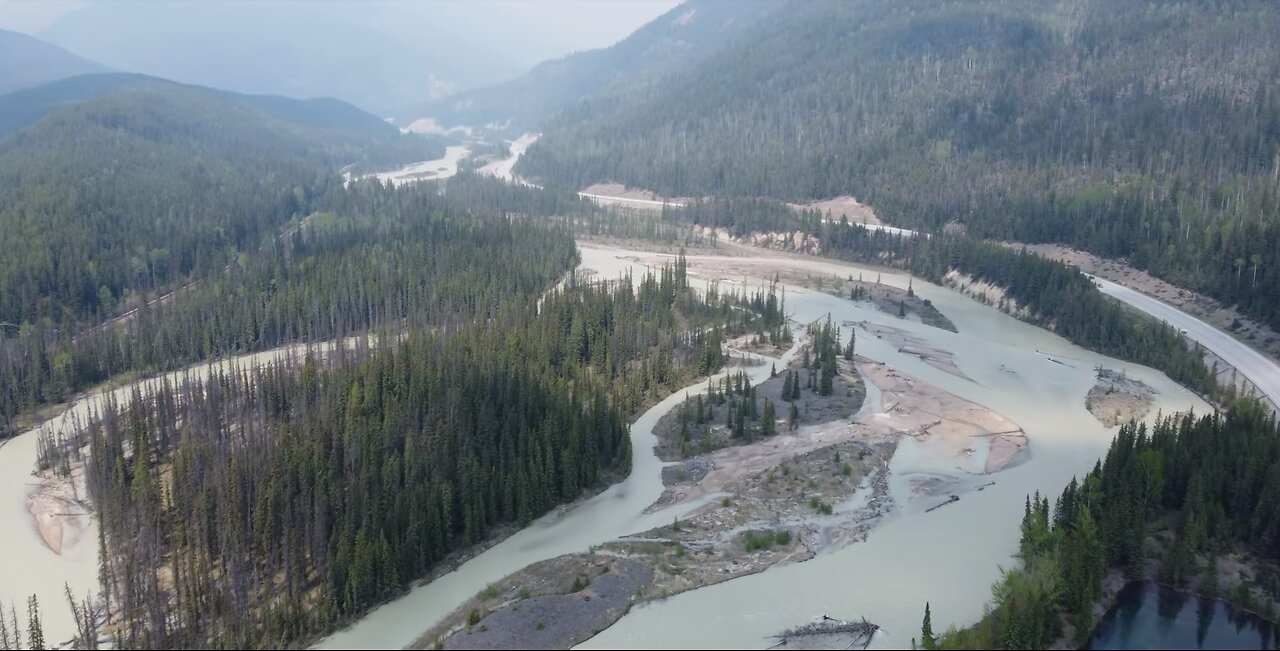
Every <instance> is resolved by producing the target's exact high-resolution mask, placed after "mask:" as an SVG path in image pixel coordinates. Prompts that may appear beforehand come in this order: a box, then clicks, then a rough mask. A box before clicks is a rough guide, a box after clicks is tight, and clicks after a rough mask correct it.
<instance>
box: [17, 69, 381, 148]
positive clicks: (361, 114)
mask: <svg viewBox="0 0 1280 651" xmlns="http://www.w3.org/2000/svg"><path fill="white" fill-rule="evenodd" d="M155 86H167V87H185V88H188V89H190V90H192V91H193V92H197V93H205V94H207V95H208V96H210V97H216V98H218V99H220V100H224V101H228V102H232V103H235V104H238V105H241V106H244V107H247V108H251V109H254V110H256V111H260V112H262V113H263V114H264V115H267V116H271V117H274V118H277V119H279V120H281V121H283V122H287V123H291V124H293V125H294V126H295V127H306V128H315V129H326V130H332V131H339V132H342V131H345V132H349V133H351V134H364V135H370V136H385V137H394V136H396V135H397V134H398V132H399V130H398V129H397V128H396V127H394V126H392V125H390V124H388V123H387V122H386V121H385V120H382V119H381V118H379V117H377V116H375V115H372V114H370V113H367V112H365V111H363V110H361V109H359V108H357V107H355V106H352V105H350V104H347V103H346V102H343V101H340V100H336V99H332V98H321V99H310V100H298V99H292V98H288V97H280V96H278V95H248V94H244V93H233V92H229V91H223V90H217V89H213V88H204V87H200V86H189V85H184V84H179V83H177V82H173V81H169V80H167V79H161V78H159V77H152V76H149V75H140V74H133V73H123V72H117V73H105V74H93V75H81V76H76V77H70V78H67V79H60V80H58V81H54V82H52V83H48V84H44V85H41V86H35V87H32V88H24V89H22V90H19V91H16V92H13V93H10V94H8V95H2V96H0V137H2V136H4V135H5V134H7V133H12V132H14V131H17V130H19V129H21V128H23V127H25V126H27V125H29V124H31V123H32V122H35V121H36V120H38V119H40V118H41V117H43V116H44V115H46V114H48V113H50V112H52V111H55V110H57V109H58V108H61V107H63V106H66V105H68V104H74V103H76V102H82V101H85V100H88V99H92V98H94V97H100V96H102V95H106V94H109V93H113V92H118V91H122V90H128V89H133V88H141V87H155Z"/></svg>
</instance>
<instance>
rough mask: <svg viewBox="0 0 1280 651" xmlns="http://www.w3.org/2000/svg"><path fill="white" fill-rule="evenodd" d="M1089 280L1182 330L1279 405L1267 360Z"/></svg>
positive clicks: (1279, 384) (1165, 308)
mask: <svg viewBox="0 0 1280 651" xmlns="http://www.w3.org/2000/svg"><path fill="white" fill-rule="evenodd" d="M1093 280H1094V282H1095V283H1097V285H1098V288H1099V289H1101V290H1102V293H1104V294H1106V295H1108V296H1111V297H1114V298H1116V299H1119V300H1121V301H1123V302H1125V303H1128V304H1129V305H1132V306H1133V307H1136V308H1138V309H1139V310H1142V311H1143V312H1146V313H1147V314H1150V315H1151V316H1154V317H1156V318H1157V319H1160V320H1162V321H1164V322H1166V323H1168V324H1169V325H1171V326H1173V327H1175V328H1179V329H1182V330H1186V331H1187V337H1188V338H1189V339H1192V340H1194V341H1198V342H1200V345H1201V346H1204V347H1205V348H1207V349H1209V350H1211V351H1213V353H1214V354H1216V355H1217V356H1218V357H1221V358H1222V359H1223V361H1225V362H1226V363H1228V364H1230V365H1232V366H1234V367H1235V368H1236V370H1237V371H1239V372H1240V373H1241V374H1243V375H1244V376H1245V377H1246V378H1248V379H1249V381H1250V382H1252V383H1253V385H1254V386H1256V387H1258V391H1260V392H1262V393H1264V394H1266V396H1267V397H1268V398H1270V399H1271V402H1272V403H1273V404H1275V405H1280V365H1277V364H1276V363H1275V362H1274V361H1272V360H1271V359H1270V358H1268V357H1266V356H1264V355H1263V354H1262V353H1259V352H1258V351H1256V350H1254V349H1252V348H1250V347H1249V346H1248V345H1247V344H1245V343H1243V342H1241V341H1239V340H1238V339H1236V338H1235V337H1232V336H1231V335H1229V334H1227V333H1225V332H1223V331H1221V330H1219V329H1217V328H1215V327H1213V326H1211V325H1209V324H1208V323H1205V322H1204V321H1201V320H1200V319H1197V318H1196V317H1194V316H1191V315H1190V314H1187V313H1186V312H1183V311H1182V310H1180V309H1178V308H1176V307H1174V306H1172V305H1169V304H1168V303H1165V302H1164V301H1161V300H1157V299H1154V298H1152V297H1150V296H1147V295H1146V294H1143V293H1142V292H1139V291H1137V290H1133V289H1129V288H1128V287H1124V286H1122V285H1117V284H1116V283H1113V282H1111V281H1109V280H1103V279H1102V278H1096V277H1095V278H1094V279H1093Z"/></svg>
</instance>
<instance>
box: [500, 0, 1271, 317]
mask: <svg viewBox="0 0 1280 651" xmlns="http://www.w3.org/2000/svg"><path fill="white" fill-rule="evenodd" d="M1277 78H1280V5H1276V4H1275V3H1272V2H1263V1H1260V0H1252V1H1242V2H1230V3H1176V2H1147V1H1145V0H1141V1H1140V0H1106V1H1105V2H1104V1H1103V0H1083V1H1081V0H1073V1H1070V2H1067V1H1063V2H1044V1H1041V0H978V1H971V0H944V1H939V0H861V1H859V2H794V3H792V4H790V5H788V6H787V7H786V8H785V9H783V10H780V11H777V12H775V13H773V14H772V15H771V16H770V19H769V20H767V21H762V22H760V23H758V24H757V25H756V26H755V27H754V28H752V29H750V30H748V32H747V33H745V34H743V35H741V36H740V37H739V38H735V39H733V40H731V41H729V42H727V43H725V44H724V45H723V46H722V47H720V48H718V49H717V50H716V51H715V52H713V53H711V54H709V55H707V56H704V57H703V58H702V59H700V60H698V61H695V62H693V63H692V64H691V65H688V66H683V67H681V68H680V69H679V70H678V71H676V72H673V73H672V74H669V75H666V76H664V77H663V78H662V79H660V80H658V81H656V82H655V83H651V84H632V85H630V86H629V87H626V88H622V89H617V90H615V91H613V92H611V93H607V94H604V95H597V96H595V97H592V98H589V99H588V100H586V101H584V102H581V103H579V104H577V105H575V106H573V107H571V108H569V109H567V110H566V111H564V112H562V113H561V114H560V115H559V116H558V117H557V118H555V119H554V120H552V121H550V122H549V123H548V124H546V125H545V126H544V129H543V132H544V135H543V137H542V138H541V139H540V140H539V141H538V142H537V143H536V144H535V145H534V146H533V147H531V148H530V150H529V151H528V153H527V154H526V156H525V157H524V158H522V159H521V161H520V163H519V166H518V167H517V170H518V172H519V173H520V174H521V175H523V176H525V177H527V178H531V179H537V180H541V181H542V182H544V183H557V184H561V185H568V186H572V187H582V186H585V185H588V184H591V183H594V182H600V181H616V182H621V183H625V184H628V185H631V186H636V187H641V188H647V189H651V190H655V191H657V192H659V193H661V194H666V195H669V196H706V195H747V196H756V197H761V196H763V197H774V198H779V199H788V200H804V199H817V198H826V197H833V196H839V195H846V194H851V195H854V196H856V197H858V198H859V199H861V200H862V201H864V202H866V203H869V204H871V205H872V206H873V207H874V208H875V209H876V211H877V212H878V213H879V214H880V215H882V216H885V217H887V218H888V219H889V220H890V221H893V222H896V223H901V224H903V225H907V226H912V227H922V228H927V229H936V228H939V227H941V226H942V225H943V224H945V223H948V222H959V223H962V224H964V225H965V226H966V227H967V229H968V231H969V232H970V233H971V234H974V235H979V236H984V237H991V238H999V239H1017V240H1023V241H1052V242H1062V243H1066V244H1069V245H1072V246H1076V247H1079V248H1084V249H1087V250H1089V251H1092V252H1094V253H1097V254H1100V255H1104V256H1108V257H1123V258H1128V259H1129V261H1130V262H1131V263H1133V264H1135V265H1137V266H1139V267H1142V268H1144V269H1147V270H1149V271H1151V272H1152V273H1154V274H1156V275H1157V276H1160V277H1162V278H1165V279H1166V280H1170V281H1171V282H1174V283H1176V284H1179V285H1182V286H1185V287H1188V288H1191V289H1196V290H1200V291H1203V292H1206V293H1209V294H1211V295H1213V296H1215V297H1217V298H1219V299H1221V300H1223V301H1224V302H1226V303H1228V304H1237V305H1239V306H1240V307H1241V308H1242V309H1244V310H1245V311H1246V312H1247V313H1249V314H1251V315H1253V316H1256V317H1258V318H1261V319H1264V320H1267V321H1268V322H1270V323H1271V324H1272V325H1276V326H1280V302H1277V301H1276V300H1275V296H1277V295H1280V182H1278V179H1280V93H1278V92H1277V91H1276V88H1275V84H1274V81H1275V79H1277Z"/></svg>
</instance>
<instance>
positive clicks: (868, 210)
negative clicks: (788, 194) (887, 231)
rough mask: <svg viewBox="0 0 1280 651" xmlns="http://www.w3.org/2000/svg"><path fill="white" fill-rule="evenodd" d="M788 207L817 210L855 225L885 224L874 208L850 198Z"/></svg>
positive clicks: (843, 197) (795, 204) (837, 198)
mask: <svg viewBox="0 0 1280 651" xmlns="http://www.w3.org/2000/svg"><path fill="white" fill-rule="evenodd" d="M787 205H788V206H791V207H792V208H793V209H795V210H817V211H818V212H820V213H822V214H823V216H827V215H830V217H831V219H832V220H835V221H840V218H841V217H843V218H845V219H848V220H849V221H850V222H851V223H855V224H871V225H873V226H881V225H883V224H884V222H882V221H880V216H879V215H877V214H876V211H875V209H874V208H872V207H871V206H868V205H867V204H865V203H862V202H861V201H858V200H857V199H854V198H853V197H850V196H842V197H834V198H831V199H823V200H821V201H809V202H806V203H789V204H787Z"/></svg>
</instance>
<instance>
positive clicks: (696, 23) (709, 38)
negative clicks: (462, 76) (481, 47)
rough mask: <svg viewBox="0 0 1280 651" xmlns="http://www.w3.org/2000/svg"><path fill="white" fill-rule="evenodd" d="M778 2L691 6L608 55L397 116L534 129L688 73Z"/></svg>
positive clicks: (584, 57) (587, 55)
mask: <svg viewBox="0 0 1280 651" xmlns="http://www.w3.org/2000/svg"><path fill="white" fill-rule="evenodd" d="M782 5H783V2H782V1H781V0H753V1H749V2H744V1H742V0H691V1H689V2H685V3H683V4H681V5H679V6H678V7H676V8H674V9H672V10H671V11H668V12H667V13H665V14H663V15H662V16H660V17H658V18H657V19H655V20H654V21H652V22H650V23H649V24H648V25H645V26H644V27H642V28H640V29H639V30H637V31H636V32H635V33H634V34H632V35H631V36H629V37H627V38H626V39H624V40H622V41H620V42H619V43H617V44H616V45H613V46H612V47H608V48H603V49H599V50H591V51H588V52H578V53H575V54H571V55H569V56H566V57H564V58H561V59H556V60H553V61H546V62H544V63H541V64H539V65H538V66H537V67H535V68H534V69H533V70H530V71H529V72H528V73H526V74H524V75H522V76H520V77H519V78H516V79H514V80H512V81H509V82H505V83H502V84H497V85H494V86H489V87H485V88H480V89H476V90H472V91H467V92H463V93H459V94H457V95H453V96H450V97H446V98H444V99H440V100H437V101H434V102H431V103H430V104H427V105H425V106H422V107H419V108H418V109H416V110H415V111H413V112H410V113H408V114H406V115H404V116H403V118H404V121H405V122H411V121H413V120H415V119H418V118H422V117H430V118H432V119H434V120H436V121H437V122H439V123H441V124H443V125H447V126H456V125H471V126H483V125H487V124H491V123H492V124H506V123H507V122H508V121H510V128H512V129H516V130H526V129H534V128H536V127H537V125H538V124H540V123H541V122H542V121H543V120H544V119H546V118H548V117H551V116H552V115H554V114H555V113H557V112H558V111H560V110H561V109H563V108H565V107H566V106H570V105H571V104H573V103H574V102H577V101H578V100H581V99H583V98H585V97H588V96H591V95H593V94H596V93H598V92H601V91H606V90H609V89H612V88H614V87H618V86H626V85H636V84H639V85H645V84H648V83H651V82H652V81H653V80H655V79H657V78H659V77H660V76H661V75H662V74H663V73H666V72H669V71H670V70H672V69H673V68H676V67H678V66H684V65H689V64H690V63H691V62H693V61H697V60H698V59H700V58H701V57H702V56H704V55H706V54H707V53H709V52H712V51H714V50H715V49H717V48H718V47H720V46H722V45H723V44H725V43H727V42H729V41H731V40H732V39H733V38H735V37H737V36H739V35H741V34H743V33H745V32H747V31H748V30H749V29H750V28H751V27H753V26H754V25H756V24H757V23H758V22H760V20H761V19H762V18H763V17H764V16H766V15H768V14H769V13H771V12H772V11H774V10H776V9H778V8H779V7H781V6H782Z"/></svg>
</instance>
